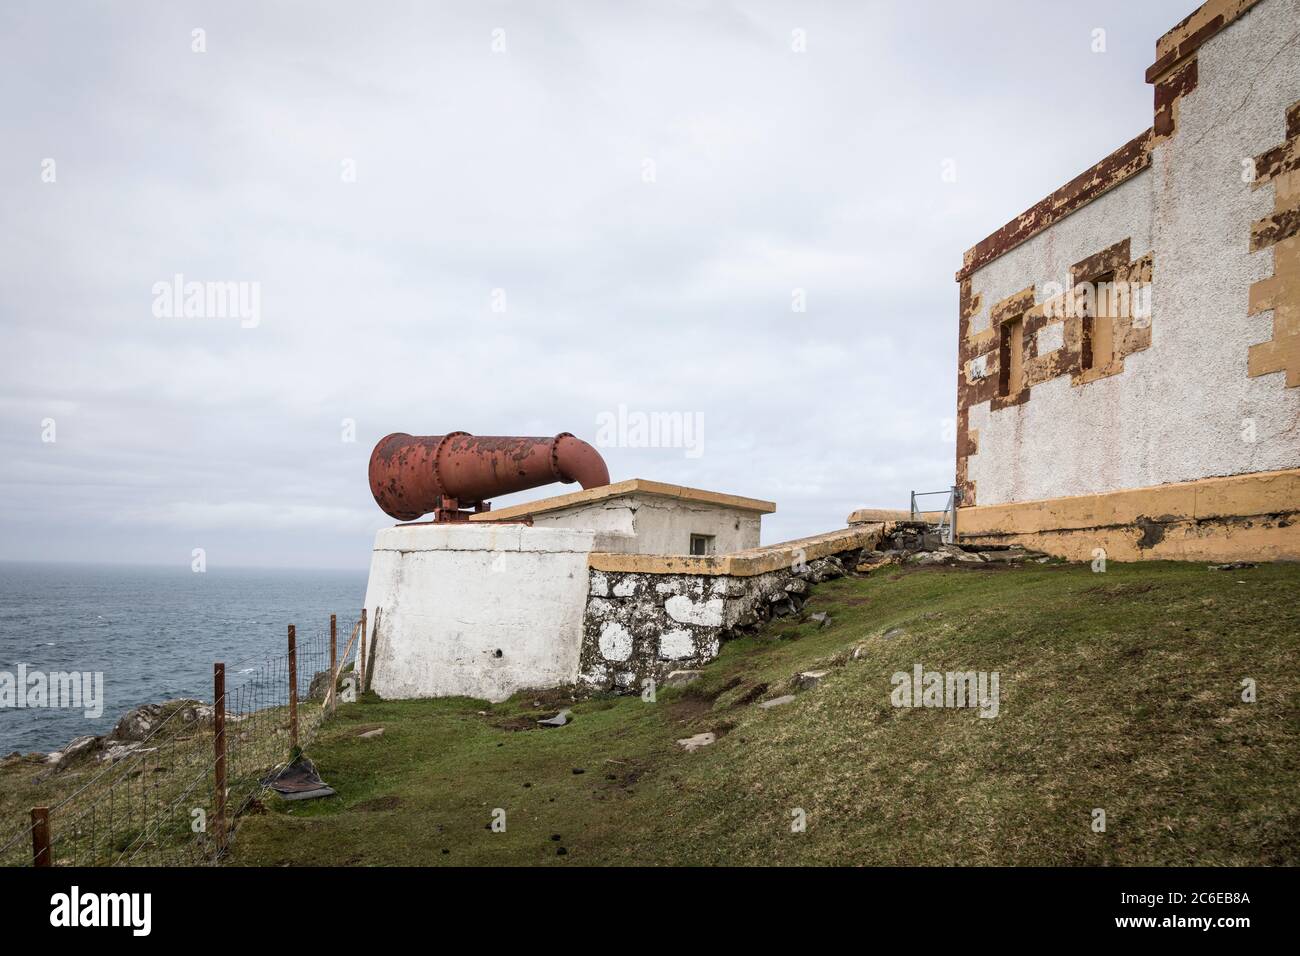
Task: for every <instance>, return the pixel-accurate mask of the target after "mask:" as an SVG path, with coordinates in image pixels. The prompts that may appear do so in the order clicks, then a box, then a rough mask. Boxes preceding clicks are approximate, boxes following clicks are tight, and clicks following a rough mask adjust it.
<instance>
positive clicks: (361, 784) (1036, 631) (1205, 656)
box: [231, 563, 1300, 865]
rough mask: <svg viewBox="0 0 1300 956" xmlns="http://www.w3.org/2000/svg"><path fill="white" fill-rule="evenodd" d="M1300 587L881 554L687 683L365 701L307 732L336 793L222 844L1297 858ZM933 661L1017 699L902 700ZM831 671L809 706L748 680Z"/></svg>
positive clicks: (669, 859)
mask: <svg viewBox="0 0 1300 956" xmlns="http://www.w3.org/2000/svg"><path fill="white" fill-rule="evenodd" d="M1298 591H1300V566H1296V565H1264V566H1260V567H1258V568H1254V569H1249V570H1244V571H1232V572H1217V571H1208V570H1207V569H1206V567H1205V565H1203V564H1196V565H1191V564H1173V563H1146V564H1138V565H1120V564H1114V563H1112V564H1110V565H1109V566H1108V571H1107V572H1106V573H1105V574H1093V573H1091V571H1090V570H1089V568H1088V567H1087V566H1086V565H1084V566H1078V565H1058V566H1030V567H1029V568H1025V569H1018V570H992V569H977V570H966V569H961V570H957V569H924V570H914V571H908V572H900V571H890V570H885V571H880V572H876V573H874V574H873V575H872V576H871V577H869V578H865V579H842V580H839V581H835V582H831V583H828V584H824V585H821V586H819V587H818V588H817V589H816V591H815V594H814V596H813V598H812V600H811V601H810V602H809V604H808V606H807V608H806V609H805V611H806V612H812V611H816V610H826V611H829V612H830V613H831V615H832V616H833V618H834V624H833V625H832V626H831V627H829V628H827V629H825V630H817V629H816V625H815V624H813V623H811V622H808V623H804V624H798V625H794V624H792V623H791V622H790V621H781V622H778V623H777V624H776V625H774V626H773V627H772V628H771V629H770V630H769V632H768V633H766V634H762V635H759V636H757V637H753V638H747V639H744V640H740V641H735V642H731V643H729V644H727V645H725V646H724V648H723V652H722V654H721V656H720V658H719V659H718V660H717V661H716V662H714V663H713V664H712V665H710V666H709V667H708V669H707V671H706V677H705V678H704V680H702V681H701V682H699V683H697V684H696V685H693V686H691V687H689V688H687V689H685V691H671V692H662V691H661V692H660V695H659V699H658V701H657V702H656V703H645V702H643V701H642V700H641V699H640V698H639V697H630V698H619V699H613V700H590V701H585V702H579V703H576V704H573V705H571V706H572V707H573V711H574V716H575V720H574V722H573V723H572V724H570V725H569V726H567V727H564V728H560V729H547V730H543V729H527V730H515V729H509V728H511V727H512V726H516V725H518V726H530V727H531V726H532V720H533V719H535V718H536V717H537V716H545V715H549V714H550V713H553V712H554V709H555V707H556V702H555V699H554V695H553V694H551V695H548V696H547V697H546V698H539V697H538V696H537V695H528V694H524V695H518V696H517V697H516V698H514V699H512V700H511V701H509V702H507V703H505V704H499V705H495V706H489V705H487V704H484V703H483V702H481V701H470V700H464V699H455V700H425V701H380V700H377V699H373V698H368V699H367V700H365V701H363V702H361V703H358V704H355V705H349V706H345V707H342V708H340V711H339V716H338V719H336V720H335V721H334V722H333V723H332V724H329V725H327V726H326V727H325V729H324V730H323V731H322V733H321V736H320V737H319V739H318V740H317V741H316V743H315V744H314V745H313V746H312V747H311V748H310V754H311V757H312V758H313V760H315V762H316V764H317V766H318V768H319V769H320V771H321V773H322V775H323V776H324V778H325V779H326V780H327V781H328V782H329V783H330V784H331V785H332V786H333V787H335V788H336V789H337V790H338V794H339V795H338V796H337V797H335V798H332V799H329V800H322V801H316V802H311V803H297V804H294V803H284V802H281V801H278V800H273V799H268V800H267V801H266V807H265V810H264V811H263V812H260V813H255V814H252V815H249V816H246V817H245V818H244V819H243V820H242V822H241V826H240V829H239V832H238V838H237V840H236V843H235V847H234V850H233V853H232V856H231V861H232V862H233V863H236V864H268V865H271V864H295V865H340V864H344V865H346V864H353V865H389V864H414V865H439V864H452V865H467V864H468V865H503V864H508V865H531V864H563V865H573V864H922V865H948V864H1085V865H1097V864H1119V865H1139V864H1147V865H1166V864H1190V865H1200V864H1228V865H1237V864H1296V863H1297V862H1300V806H1298V802H1297V801H1296V799H1295V795H1296V793H1297V791H1298V790H1300V697H1298V693H1297V681H1296V674H1297V672H1298V671H1300V667H1298V666H1297V665H1300V612H1298V611H1297V609H1296V599H1295V596H1296V594H1297V592H1298ZM886 633H890V634H891V636H890V637H889V638H888V639H887V638H885V636H884V635H885V634H886ZM855 647H856V648H858V653H857V657H856V659H855V658H854V657H853V651H854V648H855ZM918 662H920V663H922V664H923V665H924V666H925V668H926V669H927V670H940V671H947V670H981V671H998V672H1000V675H1001V710H1000V715H999V716H998V717H996V718H994V719H981V718H979V717H978V716H977V715H976V713H975V712H974V711H972V710H953V709H900V708H895V707H893V706H891V704H890V691H891V690H892V684H891V681H890V676H891V675H892V674H893V673H894V672H895V671H908V672H910V671H911V669H912V666H913V665H914V664H915V663H918ZM822 667H829V669H830V674H829V675H828V676H827V677H826V678H825V679H824V680H823V681H822V683H821V684H820V685H819V686H817V687H815V688H813V689H810V690H807V691H803V692H800V693H799V695H798V698H797V700H796V701H795V702H794V703H792V704H789V705H786V706H784V707H778V708H774V709H772V710H766V711H765V710H761V709H759V708H758V707H756V706H754V705H753V704H752V703H751V702H748V701H752V700H753V699H755V695H758V697H759V698H762V697H772V696H776V695H777V694H780V693H784V692H788V691H789V689H790V683H789V682H790V679H791V678H792V677H793V676H794V675H795V674H797V673H798V672H800V671H804V670H809V669H813V668H822ZM1247 677H1249V678H1252V679H1253V680H1254V681H1255V682H1256V684H1257V687H1258V701H1257V702H1256V703H1253V704H1248V703H1245V702H1243V701H1242V699H1241V686H1240V684H1241V681H1242V679H1243V678H1247ZM762 685H767V686H766V689H765V690H762V691H760V690H759V688H760V687H761V686H762ZM535 700H541V701H542V706H541V707H534V706H533V702H534V701H535ZM481 711H483V712H486V714H481V713H480V712H481ZM377 726H382V727H383V728H384V734H383V736H382V737H379V738H375V739H371V740H361V739H359V738H358V737H357V733H358V732H360V731H361V730H363V729H369V728H373V727H377ZM704 730H713V731H715V732H718V733H719V734H720V738H719V740H718V742H717V743H716V744H714V745H713V746H711V747H706V748H704V749H702V750H700V751H697V752H695V753H690V754H687V753H685V752H683V751H682V750H680V748H678V747H677V746H676V745H675V743H674V741H675V740H676V739H677V738H679V737H685V736H689V735H691V734H694V733H698V732H700V731H704ZM575 768H578V769H581V770H582V771H584V772H583V773H580V774H575V773H574V772H573V771H574V769H575ZM495 808H502V809H504V810H505V811H506V823H507V826H506V831H505V832H504V833H495V832H492V830H491V829H490V828H489V824H490V823H491V820H492V815H493V810H494V809H495ZM796 808H801V809H802V810H803V811H804V812H805V813H806V817H807V829H806V831H805V832H800V833H795V832H792V831H791V822H792V819H793V816H792V813H793V811H794V810H795V809H796ZM1094 808H1103V809H1104V810H1105V811H1106V816H1107V820H1106V824H1107V826H1106V832H1104V833H1094V832H1093V830H1092V827H1091V823H1092V811H1093V809H1094ZM555 837H558V839H555ZM561 847H562V848H563V849H564V850H565V851H566V852H565V853H564V855H559V853H558V851H559V849H560V848H561Z"/></svg>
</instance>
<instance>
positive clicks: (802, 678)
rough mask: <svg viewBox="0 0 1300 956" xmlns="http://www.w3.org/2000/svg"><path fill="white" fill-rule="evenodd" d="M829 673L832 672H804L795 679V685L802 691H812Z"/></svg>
mask: <svg viewBox="0 0 1300 956" xmlns="http://www.w3.org/2000/svg"><path fill="white" fill-rule="evenodd" d="M829 673H830V671H804V672H803V673H802V674H800V675H799V676H798V677H796V678H795V679H794V683H795V686H796V687H798V688H799V689H800V690H812V689H813V688H814V687H816V686H817V685H818V684H820V683H821V682H822V678H824V677H825V676H826V675H827V674H829Z"/></svg>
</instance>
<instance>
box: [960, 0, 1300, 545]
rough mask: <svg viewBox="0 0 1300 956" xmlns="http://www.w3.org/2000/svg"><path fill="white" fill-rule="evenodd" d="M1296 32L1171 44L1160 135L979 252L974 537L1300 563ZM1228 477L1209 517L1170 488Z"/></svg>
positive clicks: (1279, 28) (1199, 18) (1296, 12)
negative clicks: (1121, 501) (1293, 479)
mask: <svg viewBox="0 0 1300 956" xmlns="http://www.w3.org/2000/svg"><path fill="white" fill-rule="evenodd" d="M1297 24H1300V0H1211V2H1210V3H1206V4H1205V5H1203V6H1202V7H1201V8H1200V9H1199V10H1197V11H1196V12H1195V13H1193V14H1192V15H1191V16H1190V17H1188V18H1187V20H1185V21H1184V22H1183V23H1181V24H1179V25H1178V26H1176V27H1175V28H1174V29H1172V30H1171V31H1169V33H1168V34H1166V36H1165V37H1162V38H1161V40H1160V41H1159V42H1158V43H1157V59H1156V62H1155V63H1154V64H1153V66H1152V67H1151V69H1150V70H1148V73H1147V79H1148V81H1149V82H1151V83H1152V84H1153V86H1154V89H1155V113H1154V122H1153V126H1152V128H1151V129H1150V130H1148V131H1146V132H1144V133H1142V134H1141V135H1139V136H1138V137H1136V138H1134V139H1133V140H1132V141H1131V142H1129V143H1127V144H1125V145H1124V146H1123V147H1121V148H1120V149H1119V150H1117V151H1116V152H1115V153H1113V154H1112V155H1111V156H1109V157H1107V158H1106V159H1104V160H1102V162H1100V163H1098V164H1097V166H1095V167H1093V168H1092V169H1090V170H1088V171H1087V172H1085V173H1084V174H1082V175H1081V176H1080V177H1078V178H1076V179H1075V180H1073V181H1072V182H1071V183H1069V184H1067V185H1066V186H1064V187H1062V189H1060V190H1058V191H1057V192H1056V193H1054V194H1053V195H1052V196H1050V197H1048V198H1047V199H1045V200H1043V202H1041V203H1039V204H1038V205H1036V206H1035V207H1034V208H1033V209H1031V210H1029V211H1028V212H1026V213H1024V214H1023V215H1021V216H1019V217H1017V218H1016V219H1014V220H1012V222H1010V223H1008V224H1007V226H1005V227H1003V229H1001V230H998V232H996V233H994V234H993V235H991V236H989V237H988V238H987V239H985V240H983V241H982V242H980V243H978V244H977V245H976V246H975V247H973V248H972V249H971V250H970V251H969V252H967V254H966V257H965V261H964V263H963V267H962V269H961V271H960V272H959V273H958V276H957V278H958V282H959V288H960V296H959V298H960V314H959V364H958V385H957V394H958V408H957V424H958V428H957V481H958V485H959V487H960V488H961V490H962V493H963V505H964V507H963V508H962V509H961V510H960V512H959V516H958V532H959V533H960V534H961V535H962V536H963V538H965V537H967V536H970V535H981V536H985V537H988V538H990V539H999V540H1000V539H1004V538H1006V537H1008V536H1013V535H1014V536H1019V540H1022V541H1025V542H1027V543H1030V544H1031V546H1033V547H1040V548H1043V549H1045V550H1054V552H1055V553H1059V554H1062V555H1069V556H1071V557H1080V556H1087V555H1088V554H1090V553H1091V551H1092V550H1093V549H1094V548H1097V547H1101V548H1103V549H1105V550H1107V551H1108V553H1109V554H1110V556H1111V557H1115V558H1135V557H1170V556H1185V557H1197V558H1200V557H1206V558H1212V559H1218V558H1222V559H1228V558H1233V557H1237V556H1240V555H1243V554H1249V553H1252V552H1254V551H1255V550H1256V549H1262V550H1261V552H1260V553H1261V554H1267V555H1269V556H1272V557H1279V558H1300V524H1298V523H1297V517H1298V516H1297V511H1298V510H1300V501H1297V500H1296V499H1295V498H1292V499H1291V500H1289V501H1279V498H1278V494H1277V489H1278V488H1279V487H1282V486H1284V485H1285V482H1286V480H1287V475H1288V474H1290V475H1294V474H1295V473H1296V469H1297V468H1300V387H1298V386H1300V236H1297V230H1300V172H1297V167H1300V147H1298V146H1297V141H1298V138H1300V137H1298V133H1300V33H1297V29H1296V25H1297ZM1103 287H1105V288H1107V292H1108V295H1107V296H1106V297H1104V298H1103V297H1102V296H1100V295H1095V294H1094V293H1095V291H1096V290H1097V289H1100V288H1103ZM1116 291H1118V292H1120V293H1123V295H1122V296H1120V295H1116V294H1115V292H1116ZM1279 474H1280V475H1281V478H1278V477H1277V476H1278V475H1279ZM1221 478H1236V479H1239V480H1238V481H1237V482H1236V483H1235V484H1234V485H1233V486H1232V493H1231V495H1230V499H1224V498H1223V497H1222V496H1219V498H1218V499H1217V500H1219V501H1220V505H1216V509H1215V513H1214V514H1213V515H1211V516H1200V517H1198V515H1197V513H1196V509H1195V508H1189V507H1185V505H1186V501H1187V499H1186V496H1185V495H1184V494H1183V492H1182V491H1181V490H1178V489H1175V488H1174V487H1173V486H1176V485H1177V486H1182V485H1186V484H1188V483H1196V482H1201V481H1207V480H1211V479H1221ZM1279 481H1281V482H1282V484H1279ZM1285 486H1286V487H1294V486H1289V485H1285ZM1161 489H1164V490H1163V491H1162V490H1161ZM1138 492H1142V493H1143V494H1142V495H1140V496H1139V498H1137V499H1134V498H1133V497H1132V495H1133V494H1134V493H1138ZM1121 493H1123V494H1125V495H1129V498H1128V499H1125V500H1126V501H1128V502H1130V503H1131V501H1133V500H1140V501H1141V502H1142V504H1143V507H1144V508H1145V509H1148V510H1144V511H1143V512H1141V513H1140V514H1138V515H1135V516H1131V520H1130V521H1129V523H1128V524H1127V525H1123V524H1122V523H1120V522H1118V521H1117V520H1116V519H1114V515H1115V514H1118V513H1120V512H1122V511H1124V509H1125V507H1127V505H1124V507H1119V506H1116V507H1111V508H1109V509H1108V508H1107V506H1106V505H1105V504H1104V499H1105V498H1106V496H1110V495H1115V494H1121ZM1096 499H1103V503H1102V504H1101V505H1098V504H1097V501H1096ZM1225 500H1230V501H1231V509H1229V510H1225V509H1224V507H1223V506H1222V502H1223V501H1225ZM1010 506H1017V507H1016V509H1014V510H1009V508H1010ZM990 509H994V510H990ZM1107 514H1109V515H1110V517H1105V515H1107ZM1089 515H1093V516H1094V517H1091V518H1090V517H1089ZM1096 515H1102V516H1103V517H1104V520H1102V519H1100V518H1095V516H1096ZM1138 518H1140V519H1142V520H1141V521H1140V522H1139V521H1138V520H1137V519H1138ZM1094 520H1095V521H1096V522H1097V523H1092V524H1090V523H1089V522H1090V521H1094ZM1141 525H1152V526H1155V527H1156V529H1157V530H1155V531H1151V530H1144V528H1143V527H1141ZM1103 532H1104V533H1103ZM1103 539H1104V543H1103ZM1112 549H1113V550H1112Z"/></svg>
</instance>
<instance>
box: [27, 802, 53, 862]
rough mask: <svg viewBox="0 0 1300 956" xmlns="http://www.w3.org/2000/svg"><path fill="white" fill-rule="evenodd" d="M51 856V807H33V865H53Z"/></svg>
mask: <svg viewBox="0 0 1300 956" xmlns="http://www.w3.org/2000/svg"><path fill="white" fill-rule="evenodd" d="M53 865H54V864H53V860H51V858H50V808H49V807H32V866H53Z"/></svg>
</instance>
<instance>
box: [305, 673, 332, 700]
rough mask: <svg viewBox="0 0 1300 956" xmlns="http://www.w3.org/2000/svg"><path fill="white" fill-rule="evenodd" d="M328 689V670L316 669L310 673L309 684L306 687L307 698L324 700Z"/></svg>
mask: <svg viewBox="0 0 1300 956" xmlns="http://www.w3.org/2000/svg"><path fill="white" fill-rule="evenodd" d="M329 689H330V672H329V671H317V672H316V673H315V674H313V675H312V678H311V685H310V686H309V687H308V688H307V699H308V700H324V699H325V695H326V694H327V693H328V692H329Z"/></svg>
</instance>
